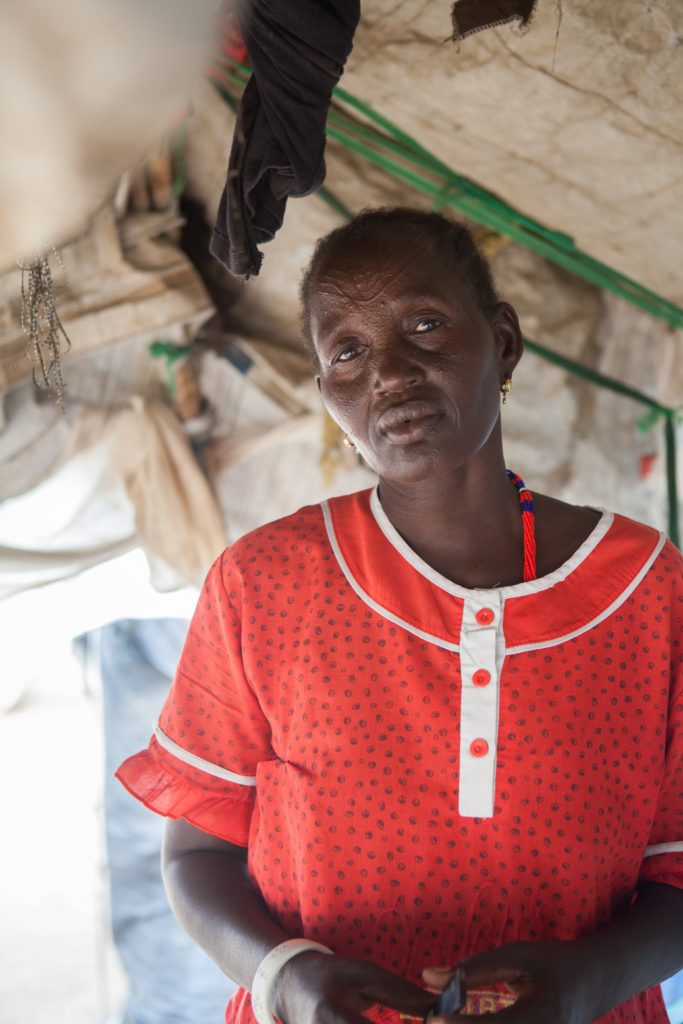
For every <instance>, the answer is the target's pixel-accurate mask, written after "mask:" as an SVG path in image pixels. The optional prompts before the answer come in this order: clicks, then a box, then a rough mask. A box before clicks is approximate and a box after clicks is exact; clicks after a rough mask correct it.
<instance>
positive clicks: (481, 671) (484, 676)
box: [472, 668, 491, 686]
mask: <svg viewBox="0 0 683 1024" xmlns="http://www.w3.org/2000/svg"><path fill="white" fill-rule="evenodd" d="M472 682H473V683H474V685H475V686H488V685H489V683H490V682H491V673H490V672H489V671H488V670H487V669H485V668H478V669H477V671H476V672H475V673H474V675H473V676H472Z"/></svg>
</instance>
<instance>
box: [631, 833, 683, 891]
mask: <svg viewBox="0 0 683 1024" xmlns="http://www.w3.org/2000/svg"><path fill="white" fill-rule="evenodd" d="M640 881H641V882H662V883H663V884H664V885H673V886H675V887H676V888H677V889H683V842H680V843H678V842H677V843H659V844H657V845H656V846H649V847H648V849H647V850H646V851H645V859H644V860H643V863H642V866H641V869H640Z"/></svg>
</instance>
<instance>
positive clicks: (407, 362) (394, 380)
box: [375, 339, 424, 392]
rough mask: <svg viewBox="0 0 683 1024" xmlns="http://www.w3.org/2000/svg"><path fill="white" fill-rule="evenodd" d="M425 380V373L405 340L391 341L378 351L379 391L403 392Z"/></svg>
mask: <svg viewBox="0 0 683 1024" xmlns="http://www.w3.org/2000/svg"><path fill="white" fill-rule="evenodd" d="M423 379H424V371H423V369H422V367H421V366H420V364H419V362H418V361H417V360H416V358H415V353H414V352H412V351H411V350H410V347H409V346H408V345H407V344H406V342H405V341H404V340H402V339H391V340H390V341H388V342H387V343H386V344H384V345H382V346H381V348H379V349H378V352H377V357H376V364H375V389H376V390H377V391H380V392H391V391H403V390H404V389H405V388H407V387H410V386H411V385H414V384H418V383H420V381H422V380H423Z"/></svg>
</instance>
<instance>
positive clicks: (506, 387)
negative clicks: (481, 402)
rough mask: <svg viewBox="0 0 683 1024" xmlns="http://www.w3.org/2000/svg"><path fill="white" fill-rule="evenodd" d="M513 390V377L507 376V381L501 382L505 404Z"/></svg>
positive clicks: (501, 391)
mask: <svg viewBox="0 0 683 1024" xmlns="http://www.w3.org/2000/svg"><path fill="white" fill-rule="evenodd" d="M511 390H512V377H506V378H505V382H504V383H503V384H501V386H500V393H501V394H502V396H503V405H505V403H506V402H507V400H508V395H509V394H510V391H511Z"/></svg>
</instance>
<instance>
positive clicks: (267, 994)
mask: <svg viewBox="0 0 683 1024" xmlns="http://www.w3.org/2000/svg"><path fill="white" fill-rule="evenodd" d="M309 949H310V950H315V951H316V952H318V953H332V950H331V949H328V948H327V946H322V945H321V944H320V943H319V942H313V941H312V940H311V939H287V941H286V942H281V943H280V945H279V946H276V947H275V949H271V951H270V953H267V954H266V956H264V958H263V960H262V961H261V963H260V964H259V965H258V967H257V968H256V974H255V975H254V980H253V982H252V983H251V1008H252V1010H253V1012H254V1016H255V1017H256V1020H257V1021H258V1024H273V1021H274V1020H275V1015H274V1013H273V1010H272V1007H271V999H272V996H273V988H274V986H275V979H276V978H277V976H278V974H279V973H280V971H281V970H282V968H283V967H284V966H285V964H286V963H287V962H288V961H289V960H291V959H292V958H293V957H295V956H298V954H299V953H306V952H308V950H309Z"/></svg>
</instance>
